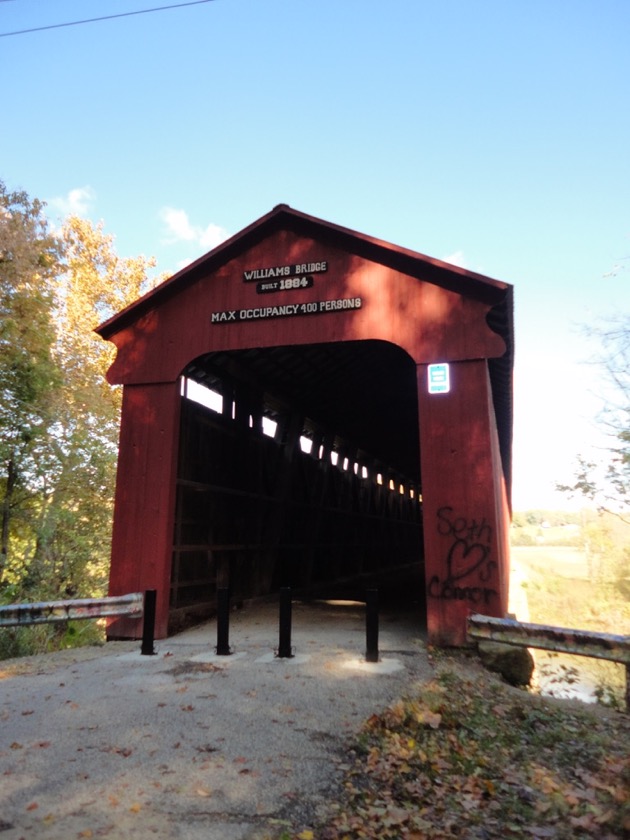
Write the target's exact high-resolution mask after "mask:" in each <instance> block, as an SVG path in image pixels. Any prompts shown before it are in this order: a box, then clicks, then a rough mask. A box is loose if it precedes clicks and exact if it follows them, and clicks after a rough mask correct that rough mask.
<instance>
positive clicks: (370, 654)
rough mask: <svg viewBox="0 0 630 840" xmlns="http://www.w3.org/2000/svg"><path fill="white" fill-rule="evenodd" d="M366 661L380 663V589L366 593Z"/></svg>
mask: <svg viewBox="0 0 630 840" xmlns="http://www.w3.org/2000/svg"><path fill="white" fill-rule="evenodd" d="M365 641H366V646H365V661H366V662H378V589H367V590H366V592H365Z"/></svg>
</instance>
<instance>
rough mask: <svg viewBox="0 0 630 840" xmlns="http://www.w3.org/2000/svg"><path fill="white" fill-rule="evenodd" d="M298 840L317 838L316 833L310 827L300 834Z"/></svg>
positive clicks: (313, 839)
mask: <svg viewBox="0 0 630 840" xmlns="http://www.w3.org/2000/svg"><path fill="white" fill-rule="evenodd" d="M298 840H315V835H314V834H313V832H312V831H310V830H309V829H306V831H301V832H300V833H299V834H298Z"/></svg>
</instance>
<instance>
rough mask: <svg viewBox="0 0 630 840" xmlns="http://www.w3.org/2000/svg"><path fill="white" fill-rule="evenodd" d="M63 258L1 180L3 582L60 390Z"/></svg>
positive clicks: (27, 206) (38, 214)
mask: <svg viewBox="0 0 630 840" xmlns="http://www.w3.org/2000/svg"><path fill="white" fill-rule="evenodd" d="M60 255H61V247H60V243H59V241H58V240H57V239H56V238H55V237H53V236H51V235H50V233H49V230H48V226H47V223H46V220H45V217H44V215H43V204H42V203H41V202H39V201H37V200H35V201H30V199H29V198H28V196H27V195H26V193H24V192H8V191H7V189H6V187H5V185H4V183H3V182H1V181H0V395H1V399H0V511H1V514H0V582H2V580H3V577H4V574H5V571H6V567H7V563H8V561H9V557H10V544H11V530H12V526H13V525H14V524H19V523H14V522H13V520H14V519H15V516H16V515H19V509H20V507H23V506H24V504H25V502H26V500H27V499H28V497H29V496H30V495H31V493H32V491H33V486H34V476H35V472H36V464H37V453H38V449H39V447H40V445H41V443H42V441H43V439H44V438H45V436H46V434H47V428H48V424H49V422H50V406H51V403H52V402H53V397H54V394H55V393H56V390H57V388H58V386H59V376H58V370H57V366H56V364H55V361H54V359H53V356H52V347H53V343H54V340H55V329H54V324H53V321H52V302H53V299H54V281H55V277H56V274H57V272H58V268H59V259H60Z"/></svg>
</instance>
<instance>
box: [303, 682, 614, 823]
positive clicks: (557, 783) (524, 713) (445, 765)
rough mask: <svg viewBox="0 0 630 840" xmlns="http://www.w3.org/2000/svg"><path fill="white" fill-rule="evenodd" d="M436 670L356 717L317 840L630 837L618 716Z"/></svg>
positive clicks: (496, 683) (495, 683)
mask: <svg viewBox="0 0 630 840" xmlns="http://www.w3.org/2000/svg"><path fill="white" fill-rule="evenodd" d="M470 674H471V672H470V671H461V672H458V671H457V670H456V669H454V668H452V667H445V668H442V669H441V671H440V673H439V675H438V676H437V677H436V678H435V679H434V680H433V681H431V682H430V683H428V684H426V685H423V686H421V687H419V688H418V693H417V695H416V696H414V697H410V698H407V699H405V700H400V701H398V702H396V703H395V704H394V705H392V706H391V707H390V708H389V709H387V710H386V711H385V712H383V713H382V714H378V715H373V716H372V717H371V718H370V719H369V720H368V721H367V722H366V724H365V726H364V728H363V730H362V732H361V735H360V737H359V739H358V740H357V742H356V743H355V744H354V747H353V750H352V763H351V765H350V766H349V767H348V769H347V772H346V777H345V786H344V790H343V796H342V798H341V800H340V801H339V802H337V803H336V804H335V805H334V807H333V815H332V817H331V819H330V821H329V822H328V823H327V825H326V826H324V827H321V828H320V830H319V831H315V832H314V836H315V837H316V838H318V840H358V838H379V840H442V838H443V839H444V840H446V838H466V840H477V838H478V839H479V840H490V839H491V838H492V840H494V839H495V838H496V840H498V838H501V839H502V840H504V838H541V840H542V838H557V840H563V838H566V840H569V838H594V840H595V839H596V840H614V838H623V837H628V836H630V756H629V753H628V744H629V743H630V741H629V739H628V735H629V734H630V723H629V721H628V719H627V717H624V716H622V715H619V714H614V713H611V712H603V711H602V710H601V709H595V710H590V709H588V708H587V707H585V706H584V707H582V706H580V705H579V704H576V705H573V704H570V703H566V702H564V703H562V702H558V701H553V700H548V699H544V698H541V697H537V696H528V695H525V694H524V693H523V692H522V691H518V690H516V689H511V688H509V687H508V686H506V685H504V684H502V683H500V682H499V681H497V680H495V679H494V678H493V677H491V676H489V675H486V674H483V673H481V674H479V675H476V674H475V673H474V672H473V675H472V676H471V675H470Z"/></svg>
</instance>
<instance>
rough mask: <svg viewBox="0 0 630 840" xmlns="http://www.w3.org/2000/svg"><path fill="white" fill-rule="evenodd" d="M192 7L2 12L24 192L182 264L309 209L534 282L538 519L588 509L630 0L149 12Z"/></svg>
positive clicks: (7, 89)
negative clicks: (590, 330) (279, 209)
mask: <svg viewBox="0 0 630 840" xmlns="http://www.w3.org/2000/svg"><path fill="white" fill-rule="evenodd" d="M182 2H183V0H170V2H169V3H167V2H166V0H162V2H160V0H83V2H79V0H47V2H43V0H0V78H2V79H3V84H2V89H3V90H2V118H1V120H0V180H3V181H4V182H5V184H6V186H7V188H8V189H10V190H15V189H23V190H26V191H27V192H28V193H29V195H30V196H31V197H37V198H40V199H42V200H45V201H46V202H47V205H48V206H47V213H48V215H49V217H50V218H51V220H52V221H58V220H59V219H61V218H63V217H64V216H65V215H66V214H68V213H70V212H74V213H78V214H79V215H82V216H85V217H87V218H89V219H92V220H93V221H94V222H99V221H102V222H103V224H104V230H105V232H106V233H109V234H112V235H113V236H114V237H115V242H116V249H117V251H118V253H119V254H120V255H121V256H136V255H138V254H145V255H147V256H154V257H155V258H156V259H157V261H158V265H157V270H158V271H160V272H167V273H173V272H174V271H176V270H178V269H179V268H181V267H182V266H183V265H185V264H186V263H187V262H188V261H191V260H193V259H196V258H197V257H200V256H201V255H202V254H204V253H206V252H207V251H208V250H210V249H211V248H213V247H214V246H216V245H217V244H219V243H220V242H221V241H222V240H223V239H224V238H226V237H227V236H231V235H233V234H235V233H238V231H239V230H241V229H242V228H244V227H246V226H247V225H249V224H250V223H252V222H253V221H255V220H256V219H257V218H259V217H260V216H262V215H264V214H265V213H267V212H269V211H270V210H271V209H272V208H273V207H274V206H275V205H277V204H279V203H286V204H289V205H290V206H291V207H293V208H295V209H297V210H300V211H302V212H304V213H307V214H309V215H313V216H317V217H320V218H322V219H325V220H327V221H330V222H333V223H335V224H339V225H342V226H344V227H348V228H351V229H353V230H356V231H360V232H362V233H365V234H368V235H370V236H374V237H377V238H380V239H384V240H387V241H390V242H393V243H395V244H397V245H401V246H403V247H405V248H410V249H413V250H415V251H419V252H420V253H423V254H427V255H429V256H431V257H436V258H439V259H444V260H447V261H449V262H454V263H456V264H458V265H462V266H464V267H465V268H468V269H470V270H472V271H475V272H479V273H482V274H485V275H487V276H489V277H492V278H496V279H499V280H503V281H506V282H508V283H512V284H513V285H514V287H515V335H516V339H515V342H516V363H515V419H514V483H513V498H514V509H515V510H525V509H529V508H567V507H570V506H572V504H574V503H572V502H571V501H570V500H569V499H568V498H567V497H566V496H565V495H562V494H559V493H557V492H556V490H555V485H556V483H557V482H564V483H566V482H570V481H571V478H572V476H573V475H574V472H575V465H576V458H577V456H578V454H580V453H581V454H583V455H585V456H587V457H589V458H595V459H596V460H600V461H601V460H602V459H604V458H605V453H604V451H603V448H602V447H604V446H605V445H606V440H605V439H603V438H602V435H601V431H600V429H601V426H599V425H598V423H597V415H598V412H599V410H600V406H601V400H600V398H599V396H598V395H599V394H600V393H601V389H602V373H601V367H599V366H598V365H597V364H596V363H595V359H596V358H597V356H598V353H599V345H598V342H597V341H595V340H593V339H588V338H587V337H586V336H585V334H584V327H585V326H591V327H592V326H595V325H597V324H599V323H600V322H602V321H603V322H604V323H605V321H606V319H610V318H611V317H613V316H615V315H619V314H623V313H628V312H629V311H630V291H629V289H628V283H629V280H630V107H629V106H630V102H629V98H630V48H629V36H630V3H628V0H588V2H587V0H527V1H525V0H522V1H521V0H387V2H385V0H381V1H380V2H375V0H208V1H207V2H197V3H187V4H186V5H181V6H180V7H179V8H169V9H162V10H160V11H153V12H150V13H142V14H130V13H131V12H137V11H141V10H147V9H151V8H153V9H155V8H158V7H160V6H166V5H176V4H180V3H182ZM112 15H122V16H121V17H117V18H113V19H109V20H101V21H95V22H92V23H85V24H81V25H73V26H61V27H60V26H57V25H58V24H65V23H70V22H73V21H78V20H85V19H88V18H98V17H104V16H112ZM51 26H54V27H55V28H49V29H43V30H41V31H31V32H23V34H10V33H15V32H19V31H23V30H32V29H37V28H39V27H51ZM7 33H9V34H7Z"/></svg>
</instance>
